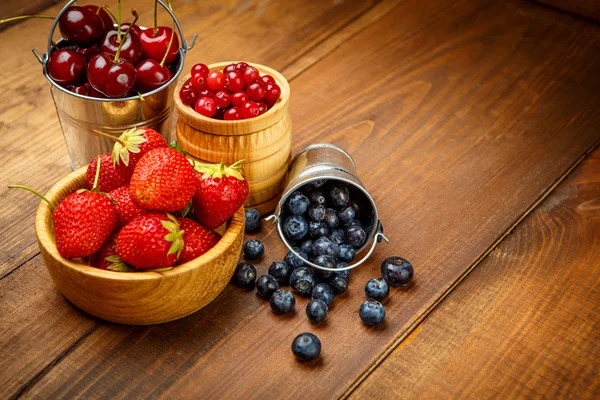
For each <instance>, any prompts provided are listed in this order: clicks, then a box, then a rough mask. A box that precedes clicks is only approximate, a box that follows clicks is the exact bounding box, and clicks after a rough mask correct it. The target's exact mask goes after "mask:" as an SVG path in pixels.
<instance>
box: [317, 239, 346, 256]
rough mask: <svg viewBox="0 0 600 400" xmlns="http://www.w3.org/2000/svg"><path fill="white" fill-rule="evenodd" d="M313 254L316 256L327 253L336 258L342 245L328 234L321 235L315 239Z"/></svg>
mask: <svg viewBox="0 0 600 400" xmlns="http://www.w3.org/2000/svg"><path fill="white" fill-rule="evenodd" d="M350 247H352V246H350ZM312 254H313V255H315V256H322V255H326V256H330V257H332V258H336V257H337V256H338V255H339V254H340V246H338V245H337V244H335V243H333V242H332V241H331V239H329V238H328V237H327V236H321V237H320V238H318V239H317V240H315V241H314V243H313V245H312Z"/></svg>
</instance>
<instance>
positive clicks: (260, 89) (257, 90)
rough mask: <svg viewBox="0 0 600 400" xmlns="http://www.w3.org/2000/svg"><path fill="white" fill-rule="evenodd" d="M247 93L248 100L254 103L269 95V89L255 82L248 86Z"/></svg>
mask: <svg viewBox="0 0 600 400" xmlns="http://www.w3.org/2000/svg"><path fill="white" fill-rule="evenodd" d="M246 93H247V94H248V98H249V99H250V100H253V101H259V100H262V98H263V97H265V94H266V93H267V89H266V88H265V86H264V85H263V84H262V82H258V81H254V82H252V83H251V84H249V85H248V87H247V88H246Z"/></svg>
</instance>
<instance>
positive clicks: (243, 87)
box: [179, 61, 281, 121]
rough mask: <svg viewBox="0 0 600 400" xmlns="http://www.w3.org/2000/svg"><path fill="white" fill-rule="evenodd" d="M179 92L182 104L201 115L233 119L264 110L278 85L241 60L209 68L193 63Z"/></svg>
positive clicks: (278, 90)
mask: <svg viewBox="0 0 600 400" xmlns="http://www.w3.org/2000/svg"><path fill="white" fill-rule="evenodd" d="M179 95H180V97H181V101H182V102H183V104H186V105H188V106H192V107H193V108H194V109H195V110H196V112H198V113H199V114H201V115H204V116H205V117H209V118H215V119H221V120H226V121H234V120H240V119H248V118H254V117H256V116H259V115H261V114H264V113H265V112H267V110H269V109H270V108H272V107H273V106H274V105H275V103H276V102H277V100H279V97H280V96H281V88H280V87H279V85H277V83H276V82H275V79H274V78H273V77H272V76H271V75H263V76H260V73H259V72H258V70H257V69H256V68H255V67H253V66H251V65H248V63H245V62H243V61H242V62H239V63H237V64H229V65H228V66H226V67H225V68H224V69H223V71H212V72H211V71H209V69H208V67H207V66H206V65H205V64H196V65H194V66H193V67H192V77H191V78H190V79H188V80H187V81H186V82H185V84H184V85H183V86H182V88H181V91H180V92H179Z"/></svg>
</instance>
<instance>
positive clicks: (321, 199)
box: [310, 192, 327, 206]
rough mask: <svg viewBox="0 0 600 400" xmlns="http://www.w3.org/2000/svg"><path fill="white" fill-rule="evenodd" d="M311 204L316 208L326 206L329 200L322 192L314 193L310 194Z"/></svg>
mask: <svg viewBox="0 0 600 400" xmlns="http://www.w3.org/2000/svg"><path fill="white" fill-rule="evenodd" d="M310 203H311V204H312V205H314V206H325V204H327V199H325V196H324V195H323V193H321V192H312V193H311V194H310Z"/></svg>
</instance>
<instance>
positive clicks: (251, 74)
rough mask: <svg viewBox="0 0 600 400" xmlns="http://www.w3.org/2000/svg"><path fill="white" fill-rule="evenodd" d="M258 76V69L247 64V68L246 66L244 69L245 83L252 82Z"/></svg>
mask: <svg viewBox="0 0 600 400" xmlns="http://www.w3.org/2000/svg"><path fill="white" fill-rule="evenodd" d="M259 77H260V74H259V73H258V70H257V69H256V68H254V67H252V66H248V68H246V70H245V71H244V80H245V81H246V84H250V83H252V82H254V81H255V80H257V79H258V78H259Z"/></svg>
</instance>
